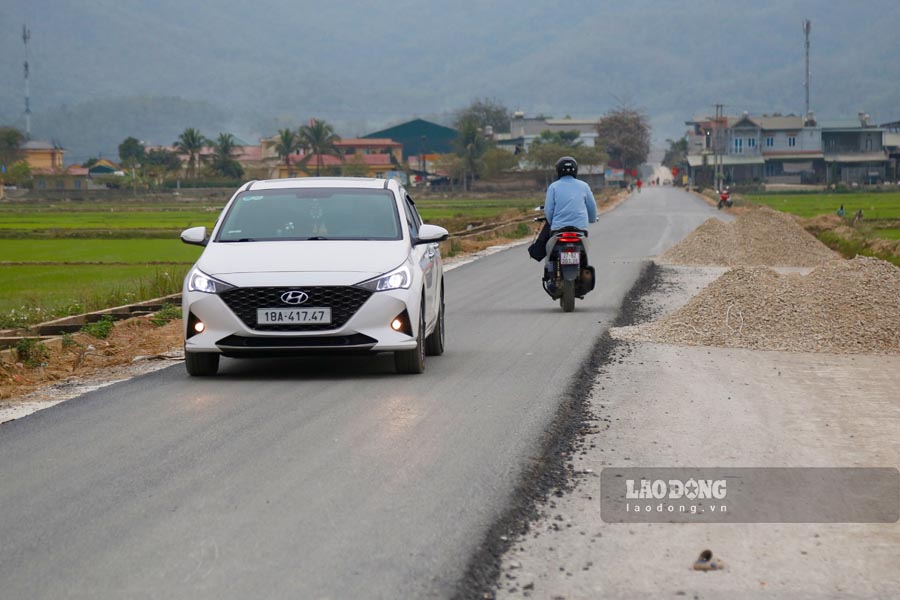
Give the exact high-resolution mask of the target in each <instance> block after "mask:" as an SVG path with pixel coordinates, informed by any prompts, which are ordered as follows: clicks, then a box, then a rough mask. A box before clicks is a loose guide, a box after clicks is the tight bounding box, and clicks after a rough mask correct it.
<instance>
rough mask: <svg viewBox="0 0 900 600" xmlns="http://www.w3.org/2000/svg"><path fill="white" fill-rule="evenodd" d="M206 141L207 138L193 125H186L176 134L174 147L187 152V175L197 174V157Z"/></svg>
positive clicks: (194, 175)
mask: <svg viewBox="0 0 900 600" xmlns="http://www.w3.org/2000/svg"><path fill="white" fill-rule="evenodd" d="M208 143H209V140H208V139H206V138H205V137H204V136H203V134H201V133H200V131H198V130H197V129H194V128H193V127H188V128H187V129H185V130H184V131H183V132H181V135H179V136H178V140H177V141H176V142H175V149H176V150H178V152H180V153H181V154H187V157H188V177H190V178H194V177H196V176H197V157H198V156H199V155H200V151H201V150H202V149H203V147H204V146H206V145H207V144H208Z"/></svg>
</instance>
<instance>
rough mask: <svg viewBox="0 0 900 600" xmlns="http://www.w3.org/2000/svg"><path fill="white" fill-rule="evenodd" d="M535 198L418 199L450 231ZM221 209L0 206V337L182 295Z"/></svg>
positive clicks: (520, 208) (518, 209) (128, 204)
mask: <svg viewBox="0 0 900 600" xmlns="http://www.w3.org/2000/svg"><path fill="white" fill-rule="evenodd" d="M541 201H542V198H539V197H535V198H525V197H522V198H509V199H471V198H443V197H442V198H419V199H417V201H416V204H417V206H418V208H419V210H420V212H421V213H422V217H423V219H425V220H426V221H428V222H431V223H435V224H438V225H441V224H443V225H445V226H447V227H448V228H449V229H451V230H453V228H455V227H457V226H458V225H459V224H460V223H465V222H466V221H486V220H490V219H492V218H497V217H499V216H501V215H507V216H508V215H510V214H524V213H526V212H528V211H530V210H531V209H532V208H534V206H535V205H536V204H540V203H541ZM221 208H222V205H216V204H210V203H205V204H201V203H184V202H182V203H160V202H141V201H134V200H127V201H123V202H122V203H118V204H117V203H112V202H108V201H104V202H90V201H82V202H77V203H74V202H67V203H37V204H33V205H29V204H24V203H9V204H6V203H0V329H3V328H9V327H21V326H24V325H28V324H32V323H37V322H40V321H45V320H49V319H50V318H56V317H60V316H65V315H68V314H77V313H81V312H85V311H89V310H97V309H102V308H108V307H111V306H117V305H121V304H127V303H130V302H137V301H141V300H147V299H150V298H155V297H159V296H163V295H167V294H171V293H175V292H179V291H181V281H182V279H183V278H184V275H185V273H186V272H187V270H188V269H189V268H190V265H191V264H192V263H193V262H194V261H195V260H196V259H197V257H199V255H200V252H201V251H202V248H199V247H198V246H190V245H187V244H183V243H182V242H181V240H180V239H179V238H178V234H179V233H180V232H181V231H182V230H184V229H187V228H188V227H195V226H198V225H205V226H207V227H209V228H211V227H212V226H213V225H214V223H215V220H216V218H217V217H218V215H219V212H220V211H221Z"/></svg>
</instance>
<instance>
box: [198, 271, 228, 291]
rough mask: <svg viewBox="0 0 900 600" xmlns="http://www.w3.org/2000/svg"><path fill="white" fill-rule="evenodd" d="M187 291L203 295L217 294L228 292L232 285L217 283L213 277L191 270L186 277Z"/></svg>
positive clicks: (222, 282)
mask: <svg viewBox="0 0 900 600" xmlns="http://www.w3.org/2000/svg"><path fill="white" fill-rule="evenodd" d="M187 279H188V291H190V292H203V293H205V294H219V293H221V292H224V291H225V290H230V289H231V288H233V287H234V286H233V285H230V284H228V283H225V282H224V281H219V280H218V279H216V278H214V277H210V276H209V275H207V274H206V273H204V272H203V271H201V270H200V269H192V270H191V272H190V273H188V276H187Z"/></svg>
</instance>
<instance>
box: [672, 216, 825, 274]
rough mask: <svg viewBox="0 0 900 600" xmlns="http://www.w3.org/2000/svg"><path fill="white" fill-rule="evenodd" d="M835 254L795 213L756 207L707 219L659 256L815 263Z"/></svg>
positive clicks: (729, 262)
mask: <svg viewBox="0 0 900 600" xmlns="http://www.w3.org/2000/svg"><path fill="white" fill-rule="evenodd" d="M836 256H837V255H836V254H835V253H834V252H832V251H831V250H830V249H828V248H827V247H826V246H825V245H824V244H822V243H821V242H819V241H818V240H817V239H816V238H815V237H813V236H812V235H811V234H809V233H808V232H807V231H806V230H804V229H803V227H802V226H800V224H798V223H797V221H796V220H795V218H794V217H792V216H790V215H788V214H785V213H782V212H778V211H775V210H772V209H770V208H766V207H759V208H754V209H750V210H747V211H745V212H743V213H742V214H740V215H739V216H738V217H737V219H735V220H734V222H732V223H724V222H723V221H720V220H719V219H715V218H713V219H709V220H708V221H706V222H705V223H703V224H702V225H700V227H698V228H697V229H695V230H694V231H693V232H692V233H691V234H690V235H689V236H687V237H686V238H685V239H684V240H682V241H681V242H680V243H679V244H676V245H675V246H673V247H672V248H670V249H669V250H668V251H666V252H665V253H664V254H662V255H661V256H660V257H659V262H660V263H662V264H677V265H723V266H742V265H744V266H746V265H769V266H793V267H815V266H817V265H820V264H822V263H824V262H826V261H829V260H831V259H833V258H835V257H836Z"/></svg>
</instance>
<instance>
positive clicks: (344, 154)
mask: <svg viewBox="0 0 900 600" xmlns="http://www.w3.org/2000/svg"><path fill="white" fill-rule="evenodd" d="M335 146H336V147H337V149H338V150H339V151H340V152H341V156H340V157H336V156H329V155H322V156H320V157H317V156H316V155H312V156H309V157H308V158H307V155H306V154H305V153H303V152H300V153H297V154H292V155H291V156H290V165H286V164H284V161H282V162H281V163H280V164H279V165H278V166H277V173H276V175H275V176H276V177H279V178H282V177H304V176H308V175H313V174H315V172H316V164H317V163H319V164H321V170H322V172H321V174H323V175H325V174H338V175H339V174H342V172H343V171H344V168H345V167H348V166H349V165H359V166H360V167H362V168H364V169H365V176H367V177H379V178H381V177H390V176H392V172H394V171H402V170H404V168H403V166H402V162H401V161H402V159H403V147H402V145H401V144H400V143H399V142H396V141H394V140H391V139H386V138H345V139H342V140H341V141H339V142H337V143H335Z"/></svg>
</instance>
